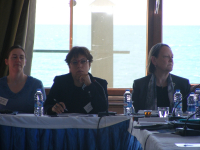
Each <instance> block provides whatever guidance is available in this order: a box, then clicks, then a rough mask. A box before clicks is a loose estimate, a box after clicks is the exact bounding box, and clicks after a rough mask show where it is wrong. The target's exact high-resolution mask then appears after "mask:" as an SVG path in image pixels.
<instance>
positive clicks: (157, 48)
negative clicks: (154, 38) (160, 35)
mask: <svg viewBox="0 0 200 150" xmlns="http://www.w3.org/2000/svg"><path fill="white" fill-rule="evenodd" d="M163 46H167V47H169V45H167V44H163V43H157V44H156V45H154V46H153V47H152V48H151V49H150V51H149V56H148V64H147V73H148V74H150V73H154V72H155V70H156V68H155V66H154V64H153V63H152V61H151V57H152V56H155V57H156V58H158V55H159V53H160V50H161V48H162V47H163ZM169 48H170V47H169Z"/></svg>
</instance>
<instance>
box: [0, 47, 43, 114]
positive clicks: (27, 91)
mask: <svg viewBox="0 0 200 150" xmlns="http://www.w3.org/2000/svg"><path fill="white" fill-rule="evenodd" d="M5 63H6V65H8V69H9V74H8V76H5V77H3V78H0V110H10V111H18V112H22V113H34V94H35V93H36V90H37V89H38V88H40V89H41V90H42V93H43V99H44V100H45V99H46V94H45V91H44V88H43V84H42V82H41V81H40V80H38V79H35V78H33V77H31V76H28V75H26V74H24V66H25V64H26V55H25V51H24V49H23V48H22V47H21V46H18V45H16V46H12V47H11V48H10V49H9V51H8V55H7V58H6V59H5Z"/></svg>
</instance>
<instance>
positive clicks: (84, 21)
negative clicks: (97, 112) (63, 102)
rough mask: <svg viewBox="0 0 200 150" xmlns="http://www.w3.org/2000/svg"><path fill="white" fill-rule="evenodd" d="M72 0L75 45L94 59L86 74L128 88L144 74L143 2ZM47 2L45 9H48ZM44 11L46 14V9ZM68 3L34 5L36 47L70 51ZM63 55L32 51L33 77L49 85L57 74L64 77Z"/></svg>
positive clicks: (50, 0)
mask: <svg viewBox="0 0 200 150" xmlns="http://www.w3.org/2000/svg"><path fill="white" fill-rule="evenodd" d="M106 1H107V4H106V6H99V4H98V5H97V4H95V3H96V1H95V0H76V5H75V6H74V7H73V46H85V47H87V48H88V49H89V50H91V53H92V55H93V58H94V59H93V60H94V61H93V63H92V65H91V69H90V72H91V73H92V75H93V76H96V77H99V78H103V79H106V80H107V82H108V87H110V88H132V84H133V80H135V79H137V78H140V77H143V76H145V64H146V62H145V60H146V6H147V1H146V0H139V1H138V0H126V1H121V0H106ZM47 3H48V5H47ZM44 8H45V11H44ZM69 12H70V7H69V0H67V1H66V0H58V1H56V2H55V0H39V1H37V12H36V30H35V44H34V49H47V50H51V49H52V50H68V49H69V20H70V13H69ZM66 54H67V53H60V54H59V53H39V52H34V53H33V61H32V71H31V75H32V76H34V77H36V78H38V79H41V80H42V82H43V84H44V86H45V87H51V85H52V83H53V78H54V77H55V76H56V75H60V74H66V73H68V67H67V65H66V63H65V62H64V59H65V56H66Z"/></svg>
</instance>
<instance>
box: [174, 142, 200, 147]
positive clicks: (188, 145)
mask: <svg viewBox="0 0 200 150" xmlns="http://www.w3.org/2000/svg"><path fill="white" fill-rule="evenodd" d="M175 145H176V146H178V147H200V143H175Z"/></svg>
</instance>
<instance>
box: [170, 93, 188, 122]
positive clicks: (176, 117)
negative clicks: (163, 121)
mask: <svg viewBox="0 0 200 150" xmlns="http://www.w3.org/2000/svg"><path fill="white" fill-rule="evenodd" d="M190 93H191V92H189V93H188V94H186V95H185V96H184V97H183V98H182V100H181V101H179V102H178V103H177V104H176V106H174V108H173V110H172V116H171V117H169V121H172V120H178V119H185V118H184V117H181V116H180V117H178V116H176V114H175V109H176V108H177V106H178V105H179V104H180V103H182V102H183V100H184V99H185V98H186V97H187V96H188V95H189V94H190Z"/></svg>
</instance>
